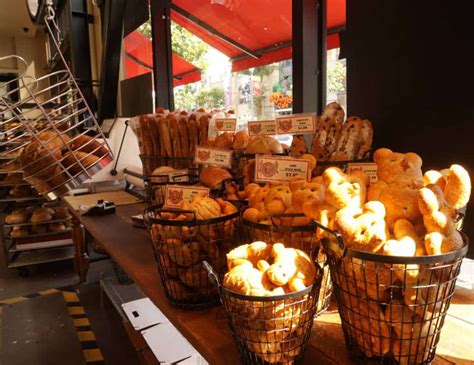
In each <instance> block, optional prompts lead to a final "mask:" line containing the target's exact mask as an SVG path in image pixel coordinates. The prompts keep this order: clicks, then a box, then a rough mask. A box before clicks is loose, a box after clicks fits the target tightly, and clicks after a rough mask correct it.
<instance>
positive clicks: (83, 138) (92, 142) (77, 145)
mask: <svg viewBox="0 0 474 365" xmlns="http://www.w3.org/2000/svg"><path fill="white" fill-rule="evenodd" d="M147 137H149V136H147ZM71 147H72V150H73V151H80V152H85V153H88V154H90V153H92V154H93V155H95V156H98V157H102V156H105V155H106V154H107V153H108V152H109V151H108V150H107V148H106V147H105V146H104V145H103V144H102V143H100V142H99V141H98V140H97V139H95V138H92V137H89V136H87V135H85V134H81V135H79V136H77V137H74V138H73V139H72V143H71Z"/></svg>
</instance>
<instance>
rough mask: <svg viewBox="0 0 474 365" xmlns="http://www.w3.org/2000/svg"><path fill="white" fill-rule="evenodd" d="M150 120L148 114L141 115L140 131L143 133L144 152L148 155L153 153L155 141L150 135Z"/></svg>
mask: <svg viewBox="0 0 474 365" xmlns="http://www.w3.org/2000/svg"><path fill="white" fill-rule="evenodd" d="M148 121H149V118H148V116H147V115H141V116H140V121H139V122H140V131H141V134H142V147H143V148H142V153H143V154H144V155H146V156H150V155H152V154H153V142H152V140H151V137H150V133H149V130H148Z"/></svg>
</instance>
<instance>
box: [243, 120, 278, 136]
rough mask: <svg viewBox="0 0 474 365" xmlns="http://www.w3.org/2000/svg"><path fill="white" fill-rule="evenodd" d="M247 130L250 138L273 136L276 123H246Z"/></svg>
mask: <svg viewBox="0 0 474 365" xmlns="http://www.w3.org/2000/svg"><path fill="white" fill-rule="evenodd" d="M248 130H249V135H250V136H260V135H270V136H273V135H275V134H276V122H275V121H274V120H259V121H255V122H248Z"/></svg>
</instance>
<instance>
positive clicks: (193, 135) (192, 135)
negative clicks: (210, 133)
mask: <svg viewBox="0 0 474 365" xmlns="http://www.w3.org/2000/svg"><path fill="white" fill-rule="evenodd" d="M193 115H194V114H191V116H190V117H189V119H188V131H189V155H190V156H194V153H195V152H196V146H198V145H199V127H198V123H197V122H196V118H195V117H194V118H191V117H192V116H193Z"/></svg>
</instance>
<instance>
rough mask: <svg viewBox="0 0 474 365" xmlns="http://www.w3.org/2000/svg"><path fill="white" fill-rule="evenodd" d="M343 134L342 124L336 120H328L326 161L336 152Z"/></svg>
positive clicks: (325, 148)
mask: <svg viewBox="0 0 474 365" xmlns="http://www.w3.org/2000/svg"><path fill="white" fill-rule="evenodd" d="M341 132H342V124H341V123H339V122H338V120H337V119H336V118H329V119H328V130H327V137H326V144H325V145H324V159H325V160H327V159H328V158H329V157H330V156H331V155H332V154H333V153H334V151H335V150H336V147H337V143H338V141H339V138H340V135H341Z"/></svg>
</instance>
